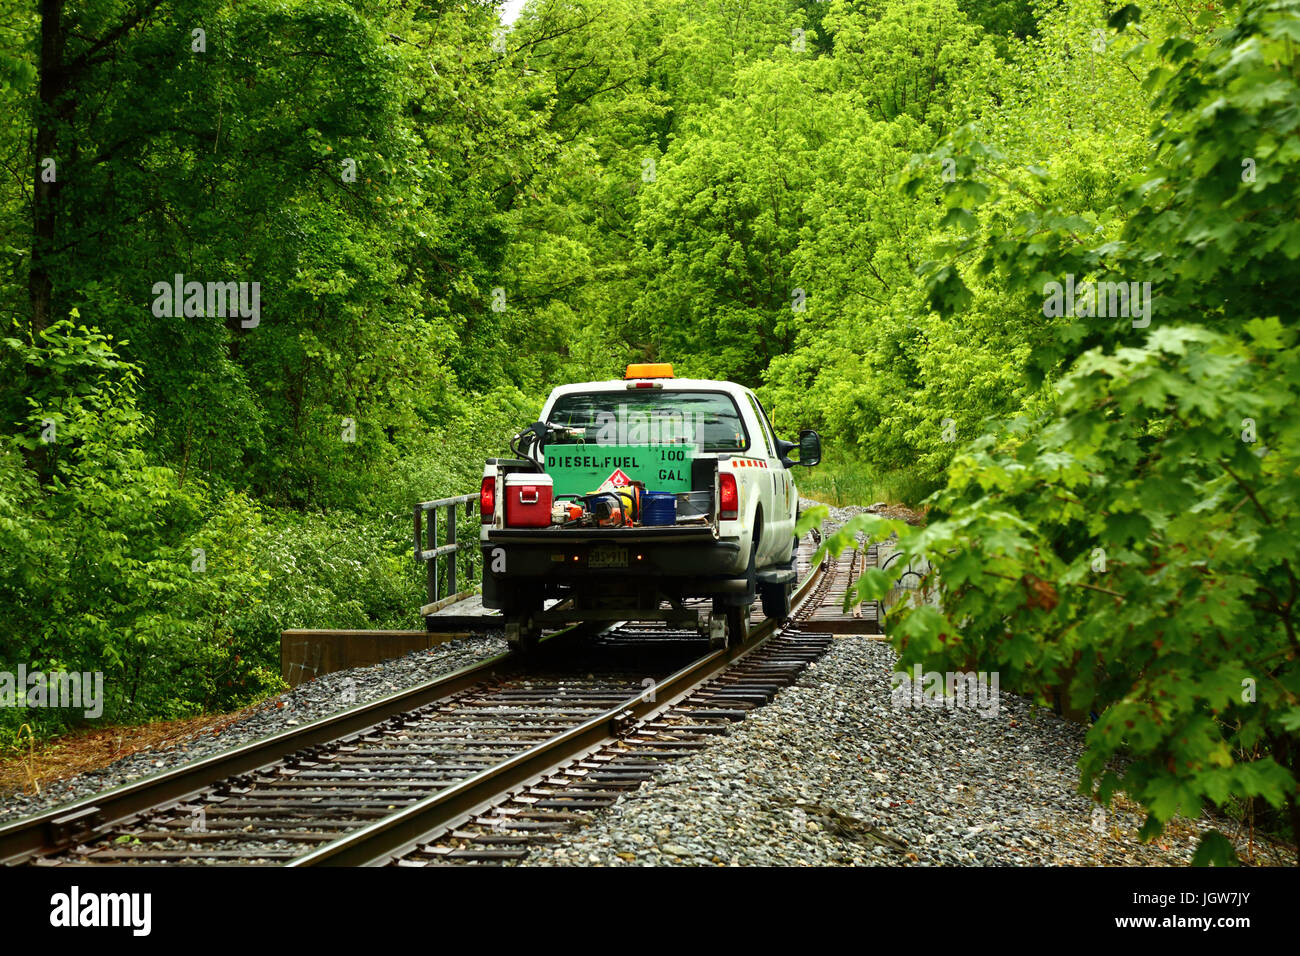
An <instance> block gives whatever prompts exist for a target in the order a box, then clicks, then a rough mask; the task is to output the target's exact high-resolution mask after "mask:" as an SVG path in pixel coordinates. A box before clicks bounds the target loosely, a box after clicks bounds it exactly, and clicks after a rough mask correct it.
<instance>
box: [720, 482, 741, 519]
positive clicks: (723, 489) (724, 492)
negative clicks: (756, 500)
mask: <svg viewBox="0 0 1300 956" xmlns="http://www.w3.org/2000/svg"><path fill="white" fill-rule="evenodd" d="M739 517H740V491H739V490H738V489H737V488H736V476H735V475H730V474H726V473H724V474H721V475H718V519H719V520H721V521H735V520H736V519H737V518H739Z"/></svg>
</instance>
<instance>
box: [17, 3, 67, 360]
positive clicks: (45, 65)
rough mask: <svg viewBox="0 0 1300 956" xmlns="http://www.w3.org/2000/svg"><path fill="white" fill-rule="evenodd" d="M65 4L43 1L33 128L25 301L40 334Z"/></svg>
mask: <svg viewBox="0 0 1300 956" xmlns="http://www.w3.org/2000/svg"><path fill="white" fill-rule="evenodd" d="M63 2H64V0H41V48H40V62H39V64H38V66H37V71H38V81H37V82H38V99H37V103H36V107H35V115H34V116H33V117H32V125H33V128H34V129H35V131H36V136H35V146H36V155H35V156H34V157H33V168H34V169H35V183H34V189H33V193H32V256H31V263H30V267H29V270H28V277H27V291H28V297H29V299H30V301H31V306H32V332H33V333H34V334H37V335H39V334H40V332H41V331H42V330H43V329H45V328H46V327H47V326H48V325H49V324H50V319H51V313H52V311H53V297H54V282H53V278H52V276H51V273H50V263H49V256H50V255H51V253H52V252H53V249H54V237H55V225H56V221H57V210H58V195H59V190H60V188H61V186H62V183H61V182H60V181H59V177H60V176H61V175H62V171H61V170H60V169H59V168H58V167H59V164H60V161H61V160H62V159H63V157H62V156H60V155H59V125H60V124H61V123H62V122H63V121H64V120H66V119H67V118H68V117H67V116H66V115H65V112H66V111H67V110H68V109H69V104H68V103H67V102H66V101H65V94H66V93H67V91H68V73H67V66H66V64H65V63H64V59H63V50H64V39H65V38H64V34H63ZM46 159H53V160H54V162H55V181H54V182H46V181H45V180H46V170H45V168H43V165H42V164H43V162H44V160H46Z"/></svg>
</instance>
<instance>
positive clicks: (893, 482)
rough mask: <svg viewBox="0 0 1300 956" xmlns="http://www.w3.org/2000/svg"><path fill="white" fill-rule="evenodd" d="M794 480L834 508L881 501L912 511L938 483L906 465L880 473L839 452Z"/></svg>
mask: <svg viewBox="0 0 1300 956" xmlns="http://www.w3.org/2000/svg"><path fill="white" fill-rule="evenodd" d="M796 482H797V484H798V486H799V493H800V494H801V495H803V496H804V497H805V498H813V499H815V500H817V501H820V502H822V503H823V504H828V505H835V506H836V507H838V508H842V507H844V506H845V505H872V504H875V503H876V502H878V501H883V502H885V503H886V504H890V505H905V506H906V507H908V508H910V509H912V510H913V511H916V510H919V509H920V504H921V501H922V500H923V499H924V498H925V497H926V496H927V495H929V494H930V493H931V492H932V491H934V490H935V489H936V488H938V487H939V485H940V482H939V481H937V480H936V479H933V478H927V477H924V476H922V475H920V474H918V473H917V472H915V471H913V470H911V469H907V468H902V469H899V470H897V471H890V472H884V473H880V472H878V471H876V470H875V469H873V468H872V466H871V465H868V464H866V463H864V462H861V461H857V460H855V459H852V458H850V457H848V456H847V455H845V454H844V453H843V452H838V453H837V452H832V453H831V454H829V455H827V456H826V457H825V458H823V459H822V462H821V464H820V465H816V466H814V467H812V468H810V469H808V470H806V471H804V472H803V473H801V474H799V475H798V477H797V479H796Z"/></svg>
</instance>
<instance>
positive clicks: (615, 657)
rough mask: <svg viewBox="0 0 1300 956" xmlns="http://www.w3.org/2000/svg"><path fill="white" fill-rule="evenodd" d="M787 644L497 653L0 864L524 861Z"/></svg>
mask: <svg viewBox="0 0 1300 956" xmlns="http://www.w3.org/2000/svg"><path fill="white" fill-rule="evenodd" d="M831 567H832V569H833V568H834V567H835V565H834V564H833V563H832V565H831ZM827 577H829V575H825V576H824V575H823V574H822V573H821V569H820V568H813V569H812V570H811V571H810V572H809V573H808V575H807V576H806V577H805V579H804V580H803V582H802V583H801V584H800V586H799V589H798V591H797V592H796V596H795V600H796V606H797V607H798V608H799V609H800V610H802V609H803V608H804V607H806V606H807V605H808V604H809V603H812V602H815V601H817V600H820V599H821V598H822V597H824V596H825V595H826V593H827V589H826V585H825V584H824V583H823V582H824V581H825V580H826V579H827ZM819 584H820V585H821V586H820V588H819ZM797 628H798V614H797V612H796V615H795V617H792V619H791V621H790V622H789V623H788V624H786V625H785V626H784V627H778V625H777V624H776V622H765V623H764V624H762V625H759V626H757V627H755V628H753V629H752V630H751V634H750V636H749V639H748V640H747V641H746V642H745V643H743V644H742V645H739V646H735V647H731V648H726V649H721V650H715V651H711V652H709V653H706V654H703V655H702V656H701V655H700V654H699V647H700V642H699V641H698V639H694V635H691V634H687V633H686V632H673V631H667V630H665V629H663V628H654V629H650V628H634V627H628V626H622V627H619V628H616V629H614V630H612V631H608V632H605V633H603V634H600V635H593V634H592V633H591V632H590V631H584V630H582V629H578V628H571V629H568V630H567V631H564V632H560V633H557V634H554V635H550V636H548V637H547V638H546V639H544V640H543V642H542V644H541V646H540V648H539V651H540V653H537V654H535V655H534V656H533V658H532V659H529V660H525V659H523V658H521V657H520V656H519V655H517V654H514V653H507V654H502V655H499V656H497V657H494V658H492V659H490V660H487V661H484V662H482V663H480V664H477V665H474V666H472V667H466V668H462V669H461V670H458V671H455V672H453V673H451V674H448V675H445V676H443V677H440V678H437V679H435V680H432V681H429V682H426V683H425V684H422V685H419V686H417V687H414V688H411V689H409V690H406V691H402V692H400V693H397V694H393V695H390V696H389V697H386V698H383V699H381V700H378V701H373V702H370V703H367V704H364V705H359V706H357V707H354V708H351V709H350V710H348V711H344V712H342V713H340V714H336V715H333V716H331V717H328V718H324V719H322V720H319V721H315V722H313V723H311V724H308V725H306V726H304V727H300V728H294V729H293V730H290V731H285V732H282V733H279V734H276V735H273V736H272V737H268V738H265V739H263V740H259V741H254V742H252V743H250V744H246V745H244V746H242V747H239V748H236V749H234V750H232V751H228V752H226V753H223V754H219V755H215V756H213V757H210V758H207V759H205V760H201V761H196V762H195V763H193V764H188V765H184V766H181V767H178V768H176V769H174V770H171V771H168V772H166V773H163V774H160V775H157V776H154V777H150V778H146V779H144V780H141V781H137V782H134V783H131V784H127V785H125V786H122V787H118V788H116V789H114V790H110V791H107V792H105V793H102V794H97V795H95V796H93V797H90V798H87V799H83V800H81V801H79V802H77V803H74V804H71V805H67V806H64V807H60V808H57V809H55V810H52V811H49V812H47V813H44V814H41V815H38V816H36V817H31V818H28V819H26V820H20V821H17V822H16V823H13V824H10V825H8V826H4V827H0V861H3V862H5V863H7V864H15V863H28V864H35V865H46V866H54V865H132V864H135V865H148V864H184V865H190V864H225V865H229V864H232V863H237V864H241V865H286V864H287V865H290V866H312V865H378V864H398V865H422V864H428V863H447V862H476V863H481V862H499V861H502V860H515V859H519V858H521V857H522V856H523V855H526V853H527V851H528V846H529V845H530V844H531V843H532V842H535V841H537V840H544V839H548V838H550V839H553V838H554V837H555V835H556V834H557V833H558V832H560V831H562V830H564V829H566V828H569V827H572V826H574V825H578V824H579V823H580V822H581V820H582V819H583V818H584V816H585V815H589V814H590V813H592V812H596V811H598V810H599V809H600V808H602V807H605V806H608V805H609V804H611V803H613V802H614V801H615V800H616V799H618V797H619V795H621V794H622V793H624V792H626V791H627V790H628V789H632V788H635V787H636V786H639V785H640V783H641V782H643V781H644V780H645V779H648V777H649V776H650V775H652V774H653V773H654V772H655V771H656V769H657V768H659V767H662V766H663V765H665V764H666V762H668V761H671V760H673V759H676V758H677V757H679V756H682V755H685V754H688V753H691V752H693V751H694V750H697V749H699V748H700V747H702V746H705V745H707V742H708V741H709V739H711V738H713V737H715V736H717V735H718V734H720V733H725V732H726V727H727V725H728V724H729V723H731V722H732V721H734V720H737V719H741V718H743V717H744V715H745V713H746V712H747V711H748V710H750V709H752V708H753V707H755V706H761V705H762V704H763V703H765V702H766V701H768V700H770V699H771V697H772V696H774V695H775V693H776V692H777V691H778V690H779V689H780V688H781V687H783V686H786V685H788V684H789V683H791V682H793V680H794V679H795V678H796V677H797V676H798V673H799V672H800V671H801V670H802V669H803V667H805V666H806V665H807V663H808V662H810V661H811V660H813V659H815V658H816V657H817V656H818V655H819V654H820V653H821V652H822V651H824V650H825V648H826V646H828V645H829V642H830V639H829V638H827V637H824V636H821V635H810V634H801V633H799V631H798V629H797Z"/></svg>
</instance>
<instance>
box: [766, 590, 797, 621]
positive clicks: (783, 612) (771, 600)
mask: <svg viewBox="0 0 1300 956" xmlns="http://www.w3.org/2000/svg"><path fill="white" fill-rule="evenodd" d="M790 590H791V585H790V584H788V583H784V582H783V583H781V584H764V585H762V586H761V587H760V588H759V595H760V596H761V597H762V599H763V616H764V617H766V618H767V619H768V620H773V621H779V622H780V623H782V624H784V623H785V622H786V621H788V620H790Z"/></svg>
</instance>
